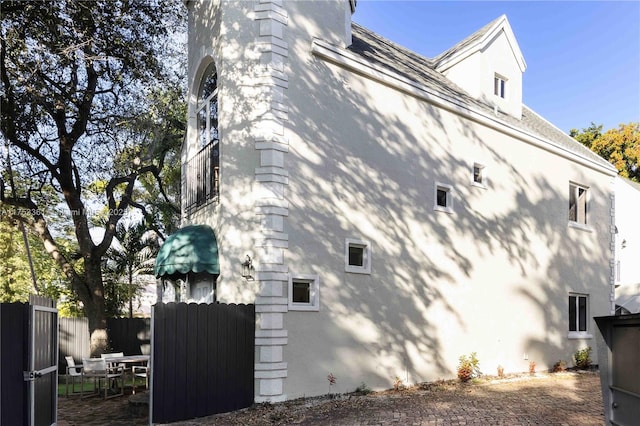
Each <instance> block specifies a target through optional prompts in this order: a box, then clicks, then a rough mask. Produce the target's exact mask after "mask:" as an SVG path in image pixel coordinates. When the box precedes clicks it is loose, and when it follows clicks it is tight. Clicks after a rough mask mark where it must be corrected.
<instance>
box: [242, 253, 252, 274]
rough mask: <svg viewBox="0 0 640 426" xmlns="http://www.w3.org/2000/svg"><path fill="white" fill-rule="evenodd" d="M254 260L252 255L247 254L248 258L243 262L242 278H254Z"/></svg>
mask: <svg viewBox="0 0 640 426" xmlns="http://www.w3.org/2000/svg"><path fill="white" fill-rule="evenodd" d="M253 271H254V269H253V262H252V261H251V256H249V255H247V260H245V261H244V262H242V278H246V279H247V280H253Z"/></svg>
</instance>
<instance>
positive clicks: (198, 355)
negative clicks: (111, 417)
mask: <svg viewBox="0 0 640 426" xmlns="http://www.w3.org/2000/svg"><path fill="white" fill-rule="evenodd" d="M153 330H154V335H153V349H152V350H153V371H152V373H151V374H152V387H153V389H152V392H153V406H152V422H154V423H156V422H158V423H167V422H173V421H181V420H188V419H192V418H196V417H203V416H207V415H211V414H216V413H222V412H227V411H233V410H237V409H240V408H244V407H248V406H250V405H251V404H252V403H253V399H254V379H253V376H254V371H253V370H254V354H255V348H254V335H255V306H254V305H225V304H199V305H198V304H194V303H192V304H189V305H187V304H185V303H168V304H156V305H155V306H154V318H153Z"/></svg>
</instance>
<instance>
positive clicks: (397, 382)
mask: <svg viewBox="0 0 640 426" xmlns="http://www.w3.org/2000/svg"><path fill="white" fill-rule="evenodd" d="M402 389H404V385H403V384H402V379H401V378H400V377H398V376H396V378H395V379H394V380H393V390H395V391H400V390H402Z"/></svg>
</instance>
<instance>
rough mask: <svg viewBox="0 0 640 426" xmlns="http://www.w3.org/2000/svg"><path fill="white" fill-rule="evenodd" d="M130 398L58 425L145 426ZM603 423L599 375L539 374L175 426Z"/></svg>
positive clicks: (81, 411)
mask: <svg viewBox="0 0 640 426" xmlns="http://www.w3.org/2000/svg"><path fill="white" fill-rule="evenodd" d="M144 424H148V418H147V417H134V416H132V414H130V411H129V407H128V401H127V398H114V399H112V400H108V401H102V400H100V399H97V398H89V399H84V400H81V401H80V400H78V399H75V398H69V399H67V398H60V399H59V402H58V425H60V426H71V425H113V426H125V425H135V426H137V425H144ZM290 424H302V425H396V424H397V425H531V424H538V425H576V426H584V425H603V424H604V414H603V408H602V396H601V391H600V379H599V376H598V374H597V373H594V372H567V373H559V374H538V375H536V376H534V377H529V376H523V377H515V378H508V379H502V380H497V379H496V380H486V381H485V380H482V381H480V382H479V383H471V384H459V383H456V382H443V383H435V384H427V385H423V386H418V387H414V388H411V389H409V390H405V391H392V390H390V391H385V392H375V393H371V394H369V395H345V396H339V397H336V398H334V399H328V398H308V399H299V400H295V401H289V402H285V403H281V404H273V405H269V404H260V405H256V406H254V407H251V408H248V409H245V410H240V411H237V412H234V413H226V414H219V415H215V416H209V417H206V418H201V419H196V420H191V421H187V422H179V423H173V424H172V425H173V426H177V425H180V426H195V425H225V426H227V425H290Z"/></svg>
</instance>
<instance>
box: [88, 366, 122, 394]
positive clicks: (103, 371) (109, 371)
mask: <svg viewBox="0 0 640 426" xmlns="http://www.w3.org/2000/svg"><path fill="white" fill-rule="evenodd" d="M82 365H83V369H82V379H81V384H82V396H83V397H84V380H85V378H87V379H93V383H94V386H93V387H94V390H95V389H96V383H97V390H98V391H99V392H102V390H104V399H107V398H112V397H114V396H121V395H124V370H123V368H122V367H120V366H115V367H109V366H107V362H106V361H105V360H104V358H83V359H82ZM118 380H120V393H116V394H114V395H110V396H109V395H108V393H109V390H111V389H112V387H111V384H112V382H113V383H115V385H116V386H117V384H118Z"/></svg>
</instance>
